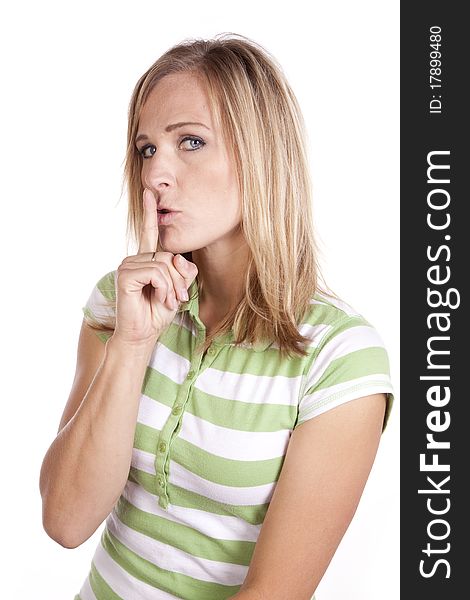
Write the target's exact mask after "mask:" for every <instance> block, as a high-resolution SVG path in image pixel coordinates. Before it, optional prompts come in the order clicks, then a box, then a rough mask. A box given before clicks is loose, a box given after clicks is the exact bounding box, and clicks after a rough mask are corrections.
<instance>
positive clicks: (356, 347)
mask: <svg viewBox="0 0 470 600" xmlns="http://www.w3.org/2000/svg"><path fill="white" fill-rule="evenodd" d="M303 389H304V390H305V391H304V392H303V394H302V395H301V398H300V401H299V408H298V417H297V422H296V425H295V427H298V426H299V425H300V424H302V423H304V422H305V421H307V420H308V419H313V418H314V417H316V416H318V415H321V414H322V413H324V412H326V411H327V410H330V409H332V408H335V407H336V406H339V405H340V404H343V403H345V402H349V401H350V400H354V399H356V398H360V397H362V396H368V395H370V394H377V393H380V392H384V393H385V394H386V399H387V405H386V410H385V417H384V422H383V426H382V432H383V431H384V430H385V427H386V425H387V422H388V419H389V416H390V411H391V409H392V405H393V400H394V390H393V386H392V383H391V379H390V364H389V358H388V353H387V350H386V349H385V346H384V343H383V341H382V339H381V337H380V335H379V333H378V332H377V330H376V329H375V328H374V327H373V326H372V325H370V323H368V322H367V321H366V320H365V319H364V318H363V317H362V316H361V315H347V316H345V317H344V318H342V319H341V320H340V321H339V322H338V323H337V324H336V325H332V326H331V327H329V328H327V331H326V333H325V334H324V336H323V339H322V340H321V341H320V343H319V345H318V347H317V349H316V352H315V354H314V358H313V361H312V362H311V364H310V366H309V368H308V371H307V374H306V379H305V382H304V388H303Z"/></svg>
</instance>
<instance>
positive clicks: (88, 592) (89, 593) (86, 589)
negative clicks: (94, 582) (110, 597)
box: [80, 576, 96, 600]
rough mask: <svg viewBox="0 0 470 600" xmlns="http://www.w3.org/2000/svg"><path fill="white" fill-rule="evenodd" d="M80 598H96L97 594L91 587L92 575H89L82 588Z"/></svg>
mask: <svg viewBox="0 0 470 600" xmlns="http://www.w3.org/2000/svg"><path fill="white" fill-rule="evenodd" d="M80 600H96V596H95V594H94V593H93V590H92V589H91V584H90V576H88V577H87V578H86V579H85V581H84V583H83V585H82V589H81V590H80Z"/></svg>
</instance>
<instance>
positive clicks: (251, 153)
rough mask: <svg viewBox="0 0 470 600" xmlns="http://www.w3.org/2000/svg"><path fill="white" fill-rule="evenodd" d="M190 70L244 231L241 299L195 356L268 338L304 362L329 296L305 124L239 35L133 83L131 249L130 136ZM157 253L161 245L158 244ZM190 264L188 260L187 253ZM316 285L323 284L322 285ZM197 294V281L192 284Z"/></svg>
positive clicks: (275, 72) (280, 79)
mask: <svg viewBox="0 0 470 600" xmlns="http://www.w3.org/2000/svg"><path fill="white" fill-rule="evenodd" d="M181 72H184V73H191V74H193V75H195V76H197V77H198V78H199V79H200V81H201V83H202V84H203V85H204V86H205V90H206V92H207V95H208V97H209V101H210V108H211V110H212V114H213V116H214V119H215V121H216V123H217V124H218V125H219V127H220V129H221V131H222V132H223V134H224V136H225V138H226V141H227V142H228V146H227V147H228V148H232V149H233V158H234V160H235V163H236V168H237V173H238V184H239V193H240V199H241V215H242V217H241V223H240V226H241V229H242V231H243V234H244V237H245V239H246V242H247V244H248V247H249V249H250V251H251V252H250V259H249V264H248V268H247V271H246V276H245V293H244V296H243V298H242V299H241V301H240V302H239V303H238V305H237V306H235V307H234V308H233V309H232V310H231V312H230V313H229V314H227V315H226V317H225V319H224V320H223V321H222V322H221V323H219V325H218V327H217V328H216V329H215V330H214V331H213V332H212V333H211V334H210V335H208V336H207V338H206V340H205V343H204V344H203V345H202V346H201V347H200V348H199V351H205V350H206V349H207V348H208V347H209V346H210V344H211V342H212V340H213V338H214V337H215V336H217V335H219V334H223V333H226V332H228V331H229V330H230V329H233V334H234V341H235V343H241V342H248V343H253V342H258V341H266V340H268V341H269V340H270V341H273V342H276V343H277V345H278V347H279V350H280V351H281V352H283V353H286V354H289V355H290V354H291V353H292V354H294V355H298V356H306V355H307V351H306V350H305V349H304V348H303V347H302V346H303V345H304V344H305V343H308V340H307V338H305V337H304V336H302V335H301V334H300V332H299V330H298V326H299V324H300V323H301V320H302V318H303V316H304V315H305V313H306V311H307V310H308V309H309V308H311V304H310V300H311V299H312V296H313V295H314V294H315V293H316V292H317V291H320V292H323V293H324V294H327V295H330V296H335V294H334V293H333V292H332V291H331V290H330V289H329V288H328V287H327V286H326V285H325V283H324V279H323V277H322V275H321V272H320V267H319V263H318V248H317V244H316V240H315V237H314V226H313V219H312V186H311V180H310V175H309V166H308V158H307V150H306V135H305V124H304V120H303V117H302V113H301V110H300V107H299V105H298V102H297V99H296V97H295V95H294V93H293V91H292V89H291V87H290V86H289V83H288V82H287V79H286V77H285V75H284V73H283V71H282V69H281V67H280V66H279V65H278V63H277V62H276V60H275V59H274V57H272V56H271V55H270V54H269V53H268V52H267V51H266V50H265V49H264V48H263V47H262V46H260V45H258V44H256V43H255V42H253V41H252V40H250V39H248V38H246V37H244V36H241V35H238V34H221V35H219V36H216V38H214V39H210V40H204V39H191V40H185V41H183V42H181V43H179V44H177V45H175V46H173V47H172V48H170V49H169V50H167V51H166V52H165V53H164V54H163V55H162V56H160V58H158V60H157V61H156V62H155V63H154V64H153V65H152V66H151V67H150V68H149V69H148V70H147V71H146V72H145V73H144V74H143V75H142V76H141V77H140V79H139V80H138V82H137V84H136V86H135V88H134V91H133V94H132V97H131V100H130V103H129V113H128V132H127V150H126V159H125V169H124V180H123V181H124V184H127V191H128V201H129V210H128V220H127V235H128V237H129V234H130V235H131V236H133V239H134V241H135V242H137V240H138V238H139V235H140V229H141V224H142V219H143V207H142V194H143V186H142V181H141V168H142V160H143V159H142V156H141V155H140V154H139V152H138V151H137V149H136V147H135V137H136V134H137V128H138V123H139V117H140V113H141V110H142V107H143V105H144V103H145V101H146V99H147V97H148V96H149V94H150V92H151V91H152V89H153V88H154V87H155V85H156V84H157V83H158V82H159V81H160V80H161V79H162V78H163V77H165V76H166V75H169V74H173V73H181ZM157 250H158V251H162V250H163V248H162V247H161V246H160V242H159V245H158V247H157ZM185 256H186V258H188V259H189V260H191V253H190V252H189V253H186V254H185ZM320 282H321V283H320ZM197 286H198V287H197V289H198V292H199V294H200V293H201V291H202V287H203V281H201V280H200V279H199V278H198V280H197Z"/></svg>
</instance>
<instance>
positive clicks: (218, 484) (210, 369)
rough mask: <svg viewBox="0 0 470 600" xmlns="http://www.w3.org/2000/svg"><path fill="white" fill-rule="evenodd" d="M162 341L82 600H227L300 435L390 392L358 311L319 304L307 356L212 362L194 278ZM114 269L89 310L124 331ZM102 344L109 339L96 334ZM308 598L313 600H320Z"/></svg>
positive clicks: (268, 354)
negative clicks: (358, 402)
mask: <svg viewBox="0 0 470 600" xmlns="http://www.w3.org/2000/svg"><path fill="white" fill-rule="evenodd" d="M189 296H190V299H189V300H188V301H187V302H183V303H182V304H181V305H180V308H179V309H178V311H177V313H176V315H175V318H174V320H173V322H172V323H171V324H170V325H169V327H168V328H167V329H166V330H165V332H164V333H163V334H162V335H161V336H160V338H159V339H158V341H157V342H156V344H155V348H154V350H153V352H152V355H151V357H150V359H149V364H148V367H147V370H146V373H145V377H144V380H143V383H142V388H141V397H140V405H139V411H138V416H137V422H136V427H135V436H134V445H133V450H132V461H131V467H130V470H129V475H128V480H127V483H126V485H125V487H124V489H123V491H122V494H121V496H120V498H119V500H118V501H117V503H116V504H115V506H114V508H113V509H112V511H111V513H110V514H109V516H108V517H107V519H106V522H105V527H104V529H103V532H102V535H101V538H100V542H99V544H98V546H97V548H96V551H95V554H94V556H93V558H92V561H91V566H90V571H89V574H88V576H87V578H86V580H85V581H84V583H83V586H82V588H81V590H80V593H79V594H77V595H76V596H75V598H74V600H95V599H96V600H118V599H122V600H135V599H139V600H147V599H148V600H150V599H151V600H160V599H161V600H169V599H176V598H184V599H186V600H222V599H225V598H230V597H231V596H233V595H235V594H236V592H237V591H238V590H239V589H240V587H241V585H242V583H243V581H244V580H245V577H246V575H247V572H248V568H249V565H250V560H251V557H252V554H253V551H254V548H255V544H256V540H257V538H258V535H259V532H260V529H261V526H262V524H263V520H264V518H265V515H266V511H267V509H268V507H269V503H270V500H271V497H272V495H273V492H274V488H275V486H276V482H277V480H278V478H279V475H280V473H281V469H282V464H283V460H284V457H285V454H286V450H287V446H288V444H289V439H290V436H291V434H292V431H293V430H294V429H295V428H296V427H298V426H299V425H301V424H302V423H304V422H305V421H307V420H308V419H312V418H314V417H316V416H317V415H320V414H322V413H323V412H325V411H327V410H330V409H332V408H334V407H335V406H338V405H340V404H342V403H344V402H348V401H349V400H353V399H354V398H359V397H361V396H366V395H368V394H375V393H378V392H385V393H386V395H387V409H386V416H385V420H384V428H385V425H386V422H387V420H388V416H389V414H390V409H391V406H392V403H393V387H392V384H391V380H390V374H389V360H388V355H387V351H386V349H385V347H384V343H383V341H382V339H381V338H380V336H379V334H378V332H377V331H376V330H375V328H374V327H373V326H372V325H371V324H370V323H368V322H367V321H366V320H365V318H364V317H363V316H362V315H360V314H358V313H357V312H356V311H355V310H354V309H353V308H352V307H351V306H350V305H348V304H346V303H345V302H343V301H339V300H337V299H333V298H331V297H329V296H324V295H322V294H319V293H316V294H315V295H314V296H313V297H312V299H311V301H310V309H309V310H308V311H307V312H306V316H305V317H304V319H303V322H302V323H301V324H300V325H299V331H300V332H301V334H302V335H304V336H306V337H307V338H308V344H306V348H307V350H308V356H306V357H290V358H286V357H282V356H281V354H280V352H279V348H278V347H277V345H276V343H275V342H274V343H267V342H263V343H262V342H257V343H255V344H247V343H245V344H242V345H236V344H235V343H234V341H233V340H234V335H233V331H230V332H229V333H226V334H225V335H222V336H219V337H218V338H217V339H216V340H215V341H214V342H213V344H212V345H211V346H210V347H209V349H208V350H207V352H206V353H205V354H203V355H202V354H198V353H196V352H195V347H196V345H197V344H198V343H199V342H200V341H201V340H203V339H204V338H205V326H204V324H203V323H202V321H201V320H200V319H199V301H198V288H197V281H196V280H194V281H193V283H192V284H191V286H190V289H189ZM115 299H116V271H111V272H109V273H107V274H106V275H104V276H103V277H102V278H101V279H100V280H99V281H98V282H97V284H96V285H95V287H94V288H93V290H92V292H91V294H90V296H89V298H88V301H87V302H86V305H85V306H84V307H83V308H82V310H83V313H84V318H85V320H89V319H91V320H93V321H95V322H98V323H101V324H108V325H113V324H114V323H115V321H114V318H115V310H114V309H113V308H112V306H111V304H110V302H112V301H115ZM96 333H97V335H98V336H99V337H100V339H101V340H102V341H103V342H106V340H107V339H108V338H109V337H110V335H111V334H109V333H103V332H96ZM312 598H314V597H313V596H312Z"/></svg>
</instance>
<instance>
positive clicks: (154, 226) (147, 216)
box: [139, 188, 158, 254]
mask: <svg viewBox="0 0 470 600" xmlns="http://www.w3.org/2000/svg"><path fill="white" fill-rule="evenodd" d="M143 207H144V214H143V219H142V229H141V233H140V242H139V254H142V253H143V252H152V253H153V252H154V251H155V250H156V249H157V243H158V221H157V203H156V202H155V197H154V195H153V194H152V192H151V191H150V190H149V189H148V188H145V189H144V192H143Z"/></svg>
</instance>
